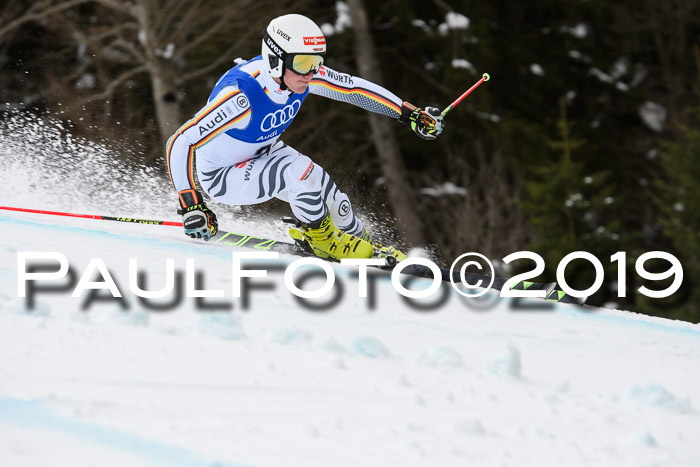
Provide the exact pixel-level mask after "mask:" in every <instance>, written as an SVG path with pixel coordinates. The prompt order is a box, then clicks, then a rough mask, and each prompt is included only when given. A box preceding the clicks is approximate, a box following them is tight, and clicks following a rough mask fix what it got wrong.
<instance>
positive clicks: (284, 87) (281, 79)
mask: <svg viewBox="0 0 700 467" xmlns="http://www.w3.org/2000/svg"><path fill="white" fill-rule="evenodd" d="M286 70H287V65H285V64H284V62H282V75H280V89H281V90H282V91H286V90H287V83H285V82H284V72H285V71H286Z"/></svg>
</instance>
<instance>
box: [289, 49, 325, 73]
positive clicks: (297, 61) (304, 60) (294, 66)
mask: <svg viewBox="0 0 700 467" xmlns="http://www.w3.org/2000/svg"><path fill="white" fill-rule="evenodd" d="M284 64H285V66H286V67H287V69H288V70H290V71H293V72H294V73H296V74H298V75H305V74H307V73H309V72H310V71H313V73H314V74H316V73H318V71H319V70H320V69H321V66H323V57H322V56H320V55H309V54H289V55H287V57H285V59H284Z"/></svg>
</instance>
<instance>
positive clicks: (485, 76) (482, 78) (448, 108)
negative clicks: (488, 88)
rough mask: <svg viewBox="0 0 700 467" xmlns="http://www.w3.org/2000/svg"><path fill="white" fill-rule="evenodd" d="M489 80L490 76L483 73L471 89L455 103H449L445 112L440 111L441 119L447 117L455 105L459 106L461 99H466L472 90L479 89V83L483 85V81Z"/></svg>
mask: <svg viewBox="0 0 700 467" xmlns="http://www.w3.org/2000/svg"><path fill="white" fill-rule="evenodd" d="M490 79H491V76H490V75H489V74H488V73H484V75H483V76H482V77H481V79H480V80H479V81H477V82H476V83H475V84H474V86H472V87H470V88H469V89H467V91H466V92H465V93H464V94H462V95H461V96H459V97H458V98H457V100H456V101H454V102H453V103H451V104H450V106H449V107H447V108H446V109H445V110H443V111H442V117H443V118H445V115H447V112H449V111H450V110H452V109H453V108H455V107H456V106H457V104H459V103H460V102H462V99H464V98H465V97H467V96H468V95H469V94H470V93H471V92H472V91H473V90H474V89H476V88H477V87H479V85H480V84H481V83H483V82H484V81H488V80H490Z"/></svg>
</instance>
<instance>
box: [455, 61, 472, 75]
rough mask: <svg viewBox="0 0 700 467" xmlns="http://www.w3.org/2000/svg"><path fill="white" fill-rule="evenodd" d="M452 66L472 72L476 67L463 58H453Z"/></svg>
mask: <svg viewBox="0 0 700 467" xmlns="http://www.w3.org/2000/svg"><path fill="white" fill-rule="evenodd" d="M452 68H464V69H466V70H469V71H471V72H472V73H476V68H474V65H472V64H471V62H470V61H469V60H467V59H464V58H453V59H452Z"/></svg>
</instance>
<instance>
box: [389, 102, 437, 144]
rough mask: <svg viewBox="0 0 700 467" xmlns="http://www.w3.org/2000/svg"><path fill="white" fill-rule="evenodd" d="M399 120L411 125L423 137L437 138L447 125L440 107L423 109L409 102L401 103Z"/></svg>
mask: <svg viewBox="0 0 700 467" xmlns="http://www.w3.org/2000/svg"><path fill="white" fill-rule="evenodd" d="M399 121H400V122H401V123H405V124H406V125H408V126H410V127H411V130H413V132H414V133H415V134H417V135H418V136H420V137H421V138H423V139H435V138H437V137H438V135H439V134H440V133H442V129H443V128H444V127H445V122H444V121H443V119H442V115H441V114H440V109H438V108H437V107H426V108H425V109H421V108H420V107H416V106H415V105H413V104H410V103H408V102H404V103H403V104H402V105H401V117H400V118H399Z"/></svg>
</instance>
